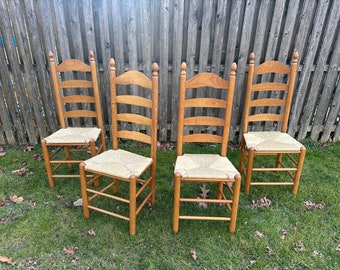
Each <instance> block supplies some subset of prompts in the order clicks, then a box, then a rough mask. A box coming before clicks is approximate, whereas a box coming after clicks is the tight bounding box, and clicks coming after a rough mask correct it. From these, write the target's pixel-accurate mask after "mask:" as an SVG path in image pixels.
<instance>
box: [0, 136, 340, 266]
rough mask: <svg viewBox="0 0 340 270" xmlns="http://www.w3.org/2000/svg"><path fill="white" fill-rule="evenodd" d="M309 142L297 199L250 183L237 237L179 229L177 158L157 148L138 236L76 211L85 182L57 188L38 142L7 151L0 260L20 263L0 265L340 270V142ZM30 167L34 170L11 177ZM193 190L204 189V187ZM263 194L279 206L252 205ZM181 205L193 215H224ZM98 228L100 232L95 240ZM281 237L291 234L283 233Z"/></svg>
mask: <svg viewBox="0 0 340 270" xmlns="http://www.w3.org/2000/svg"><path fill="white" fill-rule="evenodd" d="M304 144H305V145H306V146H307V156H306V160H305V165H304V169H303V175H302V177H301V182H300V187H299V191H298V194H297V195H296V196H294V195H292V194H291V192H290V191H291V188H290V187H252V189H251V193H250V195H249V196H246V195H245V194H244V193H243V192H242V193H241V196H240V204H239V211H238V219H237V227H236V233H235V234H234V235H231V234H229V233H228V224H227V223H225V222H213V221H188V220H184V221H181V222H180V228H179V232H178V234H176V235H175V234H173V233H172V196H173V186H172V184H173V162H174V161H175V157H176V152H175V150H170V151H159V152H158V156H157V159H158V160H157V161H158V166H157V186H156V192H157V193H156V203H155V205H154V206H152V207H151V208H150V207H146V208H144V209H143V210H142V212H141V213H140V215H139V216H138V217H137V234H136V235H135V236H133V237H131V236H130V235H129V229H128V223H127V222H126V221H124V220H119V219H116V218H113V217H111V216H108V215H105V214H102V213H98V212H91V218H90V219H85V218H84V217H83V214H82V208H81V207H74V206H73V202H74V201H75V200H77V199H78V198H80V185H79V180H77V179H59V180H56V186H55V188H53V189H50V188H49V186H48V182H47V178H46V172H45V167H44V162H43V161H38V160H35V159H33V156H34V155H35V154H40V153H41V148H40V147H39V146H35V148H34V150H33V151H31V152H24V151H23V148H20V147H16V148H14V147H8V148H5V147H4V148H5V149H4V150H6V151H7V154H6V155H5V156H4V157H0V168H1V169H0V171H1V170H2V172H1V173H0V201H1V200H2V201H3V202H4V203H5V205H3V206H0V256H5V257H9V258H12V261H13V263H12V265H8V264H6V263H1V262H0V269H339V268H340V251H339V250H338V249H339V245H340V235H339V232H340V204H339V203H340V201H339V186H340V180H339V179H340V176H339V169H338V167H339V160H340V143H330V144H328V146H327V147H320V146H319V145H318V144H317V143H315V142H312V141H309V140H307V141H305V142H304ZM192 150H194V151H196V152H203V151H204V152H212V151H215V150H216V149H215V147H213V146H204V147H192ZM228 157H229V158H230V160H231V161H232V162H233V163H234V164H235V165H237V164H238V157H239V151H238V150H236V151H230V150H229V152H228ZM22 162H25V163H26V165H25V166H26V168H29V171H28V173H26V174H25V175H23V176H18V175H16V174H14V173H12V171H13V170H16V169H19V168H21V166H22V164H23V163H22ZM30 172H31V174H30ZM268 177H269V176H268ZM209 188H211V187H209V186H208V189H209ZM242 188H243V185H242ZM191 189H192V190H193V193H194V194H195V193H197V194H199V193H200V189H199V186H193V187H191ZM211 189H213V188H211ZM10 195H17V196H22V197H23V198H24V201H23V202H21V203H13V202H11V201H10ZM58 195H61V196H62V198H60V197H59V198H58ZM263 197H266V198H268V199H270V200H271V201H272V206H270V207H268V208H267V207H262V208H257V209H253V208H252V207H251V204H252V201H253V200H254V201H256V200H257V199H259V198H263ZM308 200H310V201H312V202H314V203H320V204H322V205H323V207H324V208H323V209H314V210H307V209H306V207H305V205H304V202H305V201H308ZM183 207H184V208H187V209H186V210H188V211H191V212H204V211H206V212H209V211H220V209H213V208H212V207H211V208H208V209H202V208H198V207H195V206H191V208H189V206H186V205H184V206H183ZM91 229H93V230H95V232H96V235H95V236H90V235H89V234H88V231H89V230H91ZM256 232H260V233H262V234H263V237H259V236H257V235H256V234H255V233H256ZM283 232H286V233H288V235H286V236H285V237H283ZM72 247H77V249H76V251H75V252H74V254H73V255H66V254H65V253H64V248H66V249H71V248H72ZM192 250H195V251H196V254H197V259H196V260H194V259H193V258H192V256H191V251H192Z"/></svg>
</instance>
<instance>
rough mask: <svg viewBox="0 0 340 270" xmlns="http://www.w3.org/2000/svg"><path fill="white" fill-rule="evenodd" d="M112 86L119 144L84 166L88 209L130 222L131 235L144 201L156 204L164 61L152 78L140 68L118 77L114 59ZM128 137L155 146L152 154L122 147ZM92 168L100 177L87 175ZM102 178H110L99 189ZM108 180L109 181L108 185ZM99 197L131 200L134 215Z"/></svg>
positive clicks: (114, 126) (87, 212)
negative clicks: (101, 201) (126, 189)
mask: <svg viewBox="0 0 340 270" xmlns="http://www.w3.org/2000/svg"><path fill="white" fill-rule="evenodd" d="M110 84H111V104H112V107H111V112H112V139H113V142H112V144H113V145H112V146H113V147H112V149H111V150H107V151H106V152H104V153H101V154H100V155H98V156H95V157H93V158H90V159H88V160H86V161H84V162H83V163H81V164H80V165H79V167H80V176H81V177H80V180H81V189H82V198H83V210H84V216H85V217H86V218H89V217H90V210H95V211H99V212H102V213H105V214H109V215H111V216H114V217H117V218H120V219H124V220H127V221H129V226H130V235H134V234H135V233H136V217H137V215H138V214H139V212H140V211H141V210H142V208H143V206H144V205H146V204H150V205H152V204H154V202H155V178H156V150H157V120H158V65H157V64H153V67H152V79H151V80H150V79H149V78H148V77H147V76H145V75H144V74H143V73H141V72H139V71H137V70H130V71H127V72H125V73H123V74H121V75H120V76H116V69H115V62H114V60H113V59H111V60H110ZM143 94H144V95H143ZM124 106H125V107H126V106H129V109H127V108H124ZM143 127H144V128H143ZM122 140H129V141H130V140H132V141H137V143H143V144H146V146H150V155H147V154H145V155H141V154H137V153H132V152H129V151H126V150H123V149H121V147H120V146H121V142H122ZM86 172H90V173H94V175H95V177H93V178H91V179H87V177H86ZM100 176H106V177H108V179H104V178H103V179H102V180H101V182H102V183H101V184H100V186H99V187H98V188H96V187H94V186H92V183H95V182H96V181H97V179H98V178H99V177H100ZM145 179H146V180H145ZM104 180H105V181H106V180H108V182H106V183H104V182H105V181H104ZM119 182H121V184H123V183H124V182H125V183H126V184H127V186H128V187H129V192H128V193H127V194H126V193H125V194H124V192H121V191H119V190H118V183H119ZM118 192H119V194H116V193H118ZM99 197H101V198H103V197H105V198H106V199H107V200H110V199H112V200H114V201H116V202H117V201H118V202H119V203H126V204H128V205H129V210H128V212H129V213H128V214H127V213H126V214H125V215H124V213H121V212H119V211H117V208H115V209H109V208H108V207H107V206H106V207H105V206H102V205H100V204H99V203H98V204H97V203H96V201H97V200H99ZM104 208H105V209H104ZM118 208H119V207H118Z"/></svg>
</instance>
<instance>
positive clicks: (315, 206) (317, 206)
mask: <svg viewBox="0 0 340 270" xmlns="http://www.w3.org/2000/svg"><path fill="white" fill-rule="evenodd" d="M305 207H306V209H307V210H314V209H320V210H322V209H323V205H322V204H321V203H315V202H312V201H305Z"/></svg>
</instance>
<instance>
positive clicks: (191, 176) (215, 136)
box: [173, 63, 241, 233]
mask: <svg viewBox="0 0 340 270" xmlns="http://www.w3.org/2000/svg"><path fill="white" fill-rule="evenodd" d="M236 68H237V66H236V64H235V63H233V65H232V66H231V72H230V78H229V81H227V80H224V79H222V78H221V77H219V76H218V75H217V74H214V73H209V72H202V73H199V74H196V75H195V76H193V77H192V78H191V79H188V80H187V78H186V63H182V65H181V74H180V89H179V112H178V138H177V158H176V163H175V169H174V174H175V175H174V206H173V231H174V233H177V232H178V229H179V221H180V220H183V219H189V220H215V221H218V220H219V221H229V232H230V233H234V232H235V228H236V218H237V211H238V201H239V195H240V185H241V176H240V174H239V172H238V171H237V169H236V168H235V167H234V166H233V165H232V163H231V162H230V161H229V159H228V158H227V147H228V137H229V128H230V117H231V111H232V104H233V96H234V88H235V77H236ZM207 87H208V89H209V91H212V94H211V95H206V94H204V93H203V94H202V92H200V93H201V94H199V91H205V90H207ZM192 90H196V91H197V93H196V96H198V97H191V96H190V94H188V93H187V92H190V91H192ZM193 96H195V95H193ZM206 96H210V97H206ZM219 96H221V97H222V98H218V97H219ZM223 97H224V98H223ZM193 110H195V112H193ZM207 130H209V131H211V132H209V131H208V132H205V131H207ZM187 143H192V144H196V145H197V143H199V144H202V143H203V144H205V143H208V144H210V143H212V144H214V145H215V144H218V145H219V146H220V147H221V151H220V153H212V154H208V153H199V154H196V153H192V152H191V153H190V151H189V150H188V148H187V147H186V146H185V145H184V144H187ZM184 152H185V153H184ZM188 182H191V184H192V185H195V184H193V183H198V184H204V185H205V183H209V184H210V185H212V186H214V187H216V193H217V194H216V197H215V198H213V197H211V198H208V197H209V196H206V195H207V194H203V193H206V191H205V192H204V191H203V189H202V194H201V195H202V196H201V197H197V196H195V195H196V194H197V193H195V191H193V190H192V189H190V194H188V193H185V192H183V188H184V186H183V187H182V183H188ZM185 185H186V186H187V185H188V184H185ZM196 185H197V184H196ZM203 187H204V186H203ZM190 188H191V186H190ZM183 203H195V204H197V205H198V204H211V205H222V206H223V208H224V207H225V208H226V209H225V210H226V211H223V215H224V216H222V214H220V215H219V216H216V214H210V216H207V215H205V216H204V215H203V214H202V215H200V214H198V215H196V216H195V215H190V216H189V215H181V214H180V210H181V204H183ZM223 210H224V209H223ZM205 212H206V211H205ZM224 212H227V214H225V213H224ZM213 215H215V216H213Z"/></svg>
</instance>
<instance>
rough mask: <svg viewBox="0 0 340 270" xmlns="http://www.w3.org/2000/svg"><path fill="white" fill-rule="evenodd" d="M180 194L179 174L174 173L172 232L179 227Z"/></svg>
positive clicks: (175, 231)
mask: <svg viewBox="0 0 340 270" xmlns="http://www.w3.org/2000/svg"><path fill="white" fill-rule="evenodd" d="M180 194H181V175H180V174H178V173H176V174H175V178H174V209H173V211H174V212H173V223H172V230H173V232H174V233H177V232H178V227H179V208H180Z"/></svg>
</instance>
